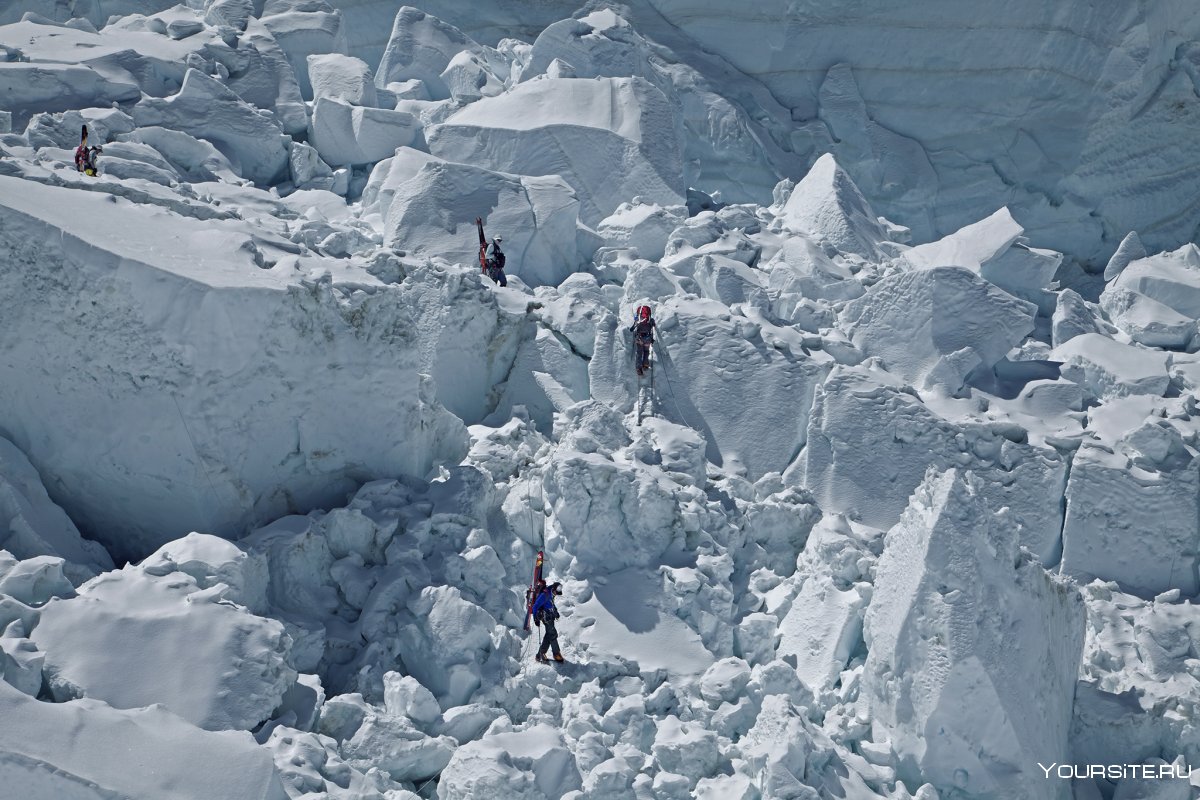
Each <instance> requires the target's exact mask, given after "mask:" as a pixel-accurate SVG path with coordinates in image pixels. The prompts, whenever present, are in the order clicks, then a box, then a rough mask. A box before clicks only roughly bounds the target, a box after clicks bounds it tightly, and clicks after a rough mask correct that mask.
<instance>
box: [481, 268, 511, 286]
mask: <svg viewBox="0 0 1200 800" xmlns="http://www.w3.org/2000/svg"><path fill="white" fill-rule="evenodd" d="M486 274H487V276H488V277H489V278H491V279H492V280H493V281H495V282H496V283H498V284H500V285H501V286H508V278H506V277H504V270H503V269H501V268H499V267H488V270H487V273H486Z"/></svg>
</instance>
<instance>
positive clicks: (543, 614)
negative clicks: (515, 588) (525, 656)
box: [533, 583, 563, 664]
mask: <svg viewBox="0 0 1200 800" xmlns="http://www.w3.org/2000/svg"><path fill="white" fill-rule="evenodd" d="M555 595H558V596H560V597H561V596H562V584H561V583H552V584H550V585H549V586H546V587H543V588H542V590H541V591H540V592H538V596H537V599H536V600H534V601H533V624H534V625H541V626H542V630H543V631H544V633H543V635H542V646H541V647H539V648H538V651H537V660H538V661H540V662H541V663H543V664H548V663H550V659H548V658H546V650H547V649H549V648H554V660H555V661H558V662H562V661H563V657H562V652H561V651H560V650H559V649H558V630H557V629H556V628H555V627H554V620H556V619H558V616H559V615H558V609H557V608H556V607H555V606H554V596H555Z"/></svg>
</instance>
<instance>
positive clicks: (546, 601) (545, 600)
mask: <svg viewBox="0 0 1200 800" xmlns="http://www.w3.org/2000/svg"><path fill="white" fill-rule="evenodd" d="M542 612H547V613H546V616H547V617H549V618H550V619H557V618H558V609H557V608H555V607H554V592H552V591H550V589H548V588H547V589H542V591H541V592H539V593H538V596H537V599H536V600H534V601H533V618H534V619H540V617H539V616H538V615H539V614H541V613H542Z"/></svg>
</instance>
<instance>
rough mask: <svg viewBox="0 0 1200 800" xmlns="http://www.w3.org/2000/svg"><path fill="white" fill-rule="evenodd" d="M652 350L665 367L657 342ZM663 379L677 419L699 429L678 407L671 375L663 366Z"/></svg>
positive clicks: (694, 428)
mask: <svg viewBox="0 0 1200 800" xmlns="http://www.w3.org/2000/svg"><path fill="white" fill-rule="evenodd" d="M654 352H656V353H658V355H659V358H658V360H659V362H661V363H662V364H663V365H664V367H665V365H666V360H665V359H663V358H662V353H661V352H659V348H658V342H655V343H654ZM663 379H664V380H666V382H667V392H669V393H670V395H671V405H673V406H675V412H676V413H677V414H679V421H680V422H682V423H683V424H684V425H686V426H687V427H689V428H691V429H692V430H700V429H699V428H697V427H695V426H693V425H692V424H691V423H690V422H689V421H688V418H687V416H686V415H685V414H684V413H683V409H682V408H680V407H679V400H678V399H677V398H676V397H675V387H674V386H672V385H671V376H670V375H668V374H667V370H666V369H665V368H664V369H663Z"/></svg>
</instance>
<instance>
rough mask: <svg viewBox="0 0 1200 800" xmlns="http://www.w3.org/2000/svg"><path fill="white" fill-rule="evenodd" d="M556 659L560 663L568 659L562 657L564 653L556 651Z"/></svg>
mask: <svg viewBox="0 0 1200 800" xmlns="http://www.w3.org/2000/svg"><path fill="white" fill-rule="evenodd" d="M554 660H555V661H557V662H558V663H560V664H561V663H563V662H564V661H566V659H565V658H563V657H562V653H555V655H554Z"/></svg>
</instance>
